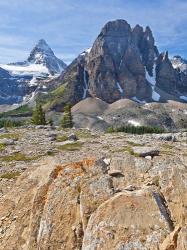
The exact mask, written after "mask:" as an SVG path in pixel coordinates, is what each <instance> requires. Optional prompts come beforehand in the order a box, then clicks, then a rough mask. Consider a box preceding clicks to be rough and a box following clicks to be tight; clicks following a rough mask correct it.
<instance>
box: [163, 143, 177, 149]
mask: <svg viewBox="0 0 187 250" xmlns="http://www.w3.org/2000/svg"><path fill="white" fill-rule="evenodd" d="M162 147H163V148H164V149H169V150H172V149H173V148H174V146H172V145H169V144H164V145H163V146H162Z"/></svg>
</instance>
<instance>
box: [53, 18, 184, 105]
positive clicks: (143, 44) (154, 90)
mask: <svg viewBox="0 0 187 250" xmlns="http://www.w3.org/2000/svg"><path fill="white" fill-rule="evenodd" d="M59 84H60V85H64V86H66V88H65V91H64V93H63V95H62V96H61V97H62V98H61V103H59V102H58V105H56V104H54V105H52V108H54V109H56V108H58V107H59V106H63V103H64V102H71V103H72V104H76V103H77V102H78V101H81V100H82V99H85V98H86V97H89V96H92V97H97V98H100V99H101V100H103V101H106V102H107V103H113V102H115V101H117V100H119V99H121V98H129V99H132V100H135V101H137V102H139V103H145V102H152V101H155V102H158V101H167V100H168V99H172V100H178V101H186V100H187V78H186V74H185V72H181V71H179V70H178V69H177V68H176V67H174V66H173V64H172V61H171V60H170V59H169V56H168V52H163V53H159V51H158V48H157V47H156V45H155V40H154V37H153V34H152V31H151V29H150V28H149V27H146V28H145V29H143V27H141V26H139V25H137V26H136V27H134V28H131V27H130V25H129V24H128V23H127V22H126V21H125V20H116V21H111V22H108V23H107V24H106V25H105V26H104V27H103V28H102V30H101V32H100V34H99V35H98V37H97V39H96V40H95V42H94V44H93V46H92V47H91V49H89V50H88V51H85V52H83V53H82V54H80V55H79V56H78V57H77V58H76V59H75V60H74V61H73V62H72V64H71V65H70V66H69V67H68V68H67V69H66V70H65V72H63V74H62V75H61V77H60V78H59Z"/></svg>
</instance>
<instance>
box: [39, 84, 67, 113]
mask: <svg viewBox="0 0 187 250" xmlns="http://www.w3.org/2000/svg"><path fill="white" fill-rule="evenodd" d="M65 87H66V85H65V84H63V85H61V86H60V87H58V88H56V89H55V90H53V91H50V92H49V93H47V94H44V93H41V94H39V95H38V96H37V99H36V101H37V102H38V103H40V104H42V106H43V107H44V110H49V109H51V108H52V107H55V106H58V105H59V104H61V103H62V96H63V94H64V91H65Z"/></svg>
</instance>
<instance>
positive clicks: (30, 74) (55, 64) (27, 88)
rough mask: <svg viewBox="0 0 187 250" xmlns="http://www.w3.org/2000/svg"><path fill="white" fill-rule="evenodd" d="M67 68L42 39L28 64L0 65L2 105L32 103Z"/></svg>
mask: <svg viewBox="0 0 187 250" xmlns="http://www.w3.org/2000/svg"><path fill="white" fill-rule="evenodd" d="M65 68H66V64H65V63H64V62H63V61H62V60H60V59H58V58H57V57H56V56H55V55H54V52H53V51H52V49H51V48H50V47H49V45H48V44H47V43H46V42H45V41H44V40H43V39H42V40H39V42H38V43H37V44H36V46H35V47H34V48H33V49H32V51H31V53H30V55H29V57H28V59H27V60H26V61H24V62H17V63H10V64H6V65H5V64H1V65H0V82H1V84H0V105H2V104H10V105H11V104H15V103H22V102H24V103H26V102H29V101H33V99H34V97H35V96H36V94H37V93H38V92H48V91H49V89H51V86H49V84H48V82H49V81H51V80H52V79H54V75H55V76H58V75H60V74H61V72H62V71H63V70H64V69H65Z"/></svg>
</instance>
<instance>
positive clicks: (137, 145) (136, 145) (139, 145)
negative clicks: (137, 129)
mask: <svg viewBox="0 0 187 250" xmlns="http://www.w3.org/2000/svg"><path fill="white" fill-rule="evenodd" d="M127 143H128V144H129V145H130V146H132V147H141V146H143V145H142V144H139V143H136V142H133V141H127Z"/></svg>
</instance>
